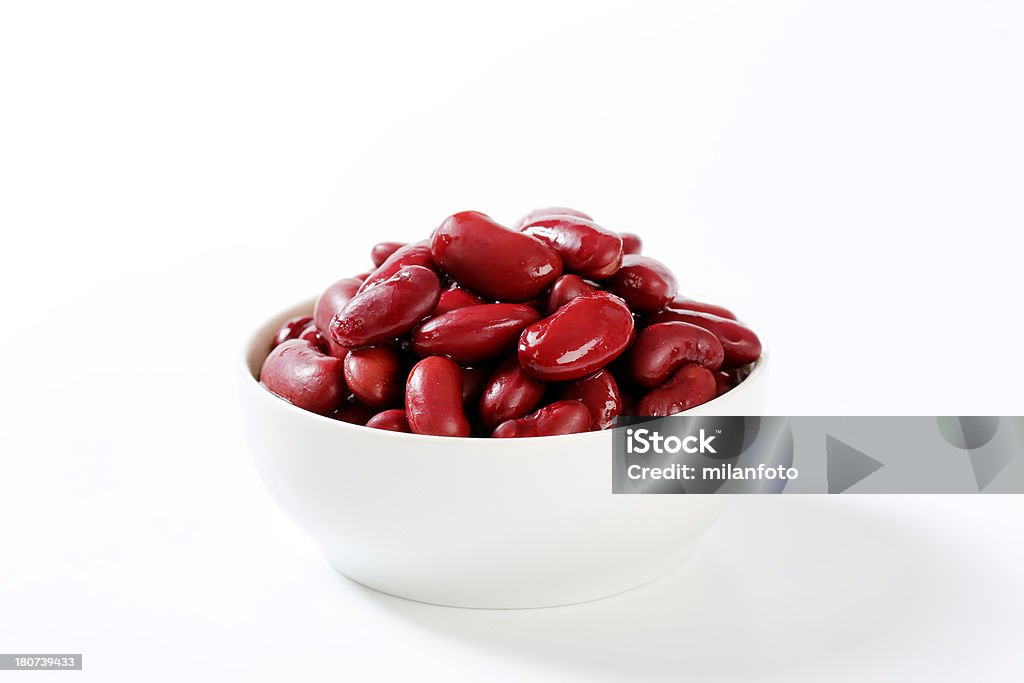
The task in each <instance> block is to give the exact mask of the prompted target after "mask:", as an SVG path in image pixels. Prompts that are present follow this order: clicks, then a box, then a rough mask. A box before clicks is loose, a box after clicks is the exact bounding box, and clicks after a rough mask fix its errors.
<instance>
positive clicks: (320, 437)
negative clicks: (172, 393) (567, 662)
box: [240, 301, 765, 608]
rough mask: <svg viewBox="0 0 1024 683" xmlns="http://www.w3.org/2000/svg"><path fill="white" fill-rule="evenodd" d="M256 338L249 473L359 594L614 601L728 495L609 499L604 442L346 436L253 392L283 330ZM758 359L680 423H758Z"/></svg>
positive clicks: (249, 383)
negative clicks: (726, 418)
mask: <svg viewBox="0 0 1024 683" xmlns="http://www.w3.org/2000/svg"><path fill="white" fill-rule="evenodd" d="M311 310H312V302H311V301H309V302H306V303H304V304H302V305H299V306H295V307H294V308H291V309H289V310H287V311H284V312H282V313H280V314H279V315H276V316H274V317H273V318H272V319H271V320H269V321H267V322H266V323H265V324H264V325H262V326H261V327H260V328H259V330H257V331H256V333H255V334H254V335H253V336H252V338H251V339H250V341H249V344H248V346H247V349H246V354H245V358H244V359H243V361H242V363H241V366H242V372H241V383H240V384H241V387H240V388H241V398H242V409H243V414H244V417H245V425H246V431H247V435H248V439H249V444H250V448H251V450H252V455H253V460H254V462H255V464H256V468H257V470H259V473H260V476H261V477H262V479H263V481H264V483H265V484H266V486H267V488H268V489H269V490H270V493H271V495H272V496H273V497H274V499H275V500H276V501H277V503H278V504H279V505H280V506H281V507H282V508H283V509H284V511H285V512H286V513H287V514H288V515H289V516H290V517H291V518H292V519H293V520H294V521H295V523H296V524H298V525H299V526H300V527H301V528H302V529H303V530H304V531H305V532H306V533H308V534H309V535H310V536H311V537H312V538H313V539H314V540H315V541H316V543H317V545H318V546H319V547H320V550H321V551H322V552H323V554H324V556H325V557H326V558H327V561H328V562H330V563H331V565H332V566H333V567H334V568H335V569H337V570H338V571H339V572H341V573H343V574H345V575H346V576H348V577H349V578H351V579H353V580H355V581H358V582H359V583H361V584H364V585H366V586H369V587H371V588H375V589H377V590H379V591H383V592H385V593H390V594H392V595H397V596H400V597H403V598H409V599H412V600H419V601H422V602H429V603H435V604H441V605H452V606H459V607H492V608H515V607H540V606H550V605H564V604H570V603H576V602H583V601H587V600H593V599H596V598H601V597H605V596H608V595H613V594H615V593H619V592H622V591H625V590H628V589H630V588H633V587H636V586H639V585H641V584H644V583H647V582H649V581H651V580H653V579H655V578H657V577H659V576H661V575H662V574H665V573H666V572H668V571H669V570H670V569H672V568H673V567H674V566H676V565H677V564H678V563H679V562H680V561H681V560H682V559H683V558H684V557H685V556H686V554H687V553H688V551H689V550H691V548H692V546H693V544H694V541H696V540H697V538H698V537H699V536H700V535H701V534H702V533H703V532H704V530H705V529H706V528H707V527H708V525H709V524H711V523H712V522H713V521H714V520H715V519H716V518H717V517H718V515H719V514H720V513H721V512H722V510H723V509H724V508H725V506H726V505H727V503H728V502H729V500H730V496H726V495H613V494H612V476H611V475H612V472H611V452H612V435H611V433H610V432H607V431H606V432H590V433H587V434H570V435H565V436H551V437H539V438H532V439H474V438H465V439H459V438H444V437H435V436H421V435H416V434H401V433H396V432H389V431H382V430H378V429H370V428H368V427H360V426H356V425H351V424H347V423H344V422H340V421H337V420H333V419H330V418H328V417H324V416H321V415H316V414H314V413H310V412H307V411H305V410H302V409H300V408H296V407H295V406H293V405H291V404H289V403H287V402H286V401H283V400H281V399H280V398H277V397H276V396H274V395H273V394H271V393H270V392H269V391H267V390H266V389H264V388H263V387H262V386H260V384H259V383H258V382H257V381H256V377H257V376H258V374H259V369H260V367H261V366H262V364H263V360H264V359H265V358H266V355H267V353H268V352H269V349H270V341H271V339H272V337H273V335H274V332H275V331H276V330H277V329H278V327H279V326H280V324H281V323H282V322H283V321H285V320H287V319H288V318H290V317H293V316H296V315H303V314H309V312H310V311H311ZM764 365H765V359H764V358H763V357H762V359H761V360H760V361H758V362H757V363H755V364H754V367H753V369H752V372H751V374H750V376H749V377H747V379H746V380H745V381H744V382H742V383H741V384H740V385H739V386H738V387H736V388H735V389H733V390H732V391H730V392H728V393H727V394H725V395H723V396H721V397H719V398H717V399H715V400H714V401H711V402H709V403H707V404H704V405H702V406H699V407H698V408H695V409H693V410H692V411H690V413H689V414H702V415H758V414H760V412H761V408H762V405H763V404H762V399H763V390H764V379H765V372H764Z"/></svg>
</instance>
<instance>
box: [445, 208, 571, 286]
mask: <svg viewBox="0 0 1024 683" xmlns="http://www.w3.org/2000/svg"><path fill="white" fill-rule="evenodd" d="M430 246H431V251H432V254H433V258H434V261H435V262H436V263H437V264H438V265H439V266H440V267H441V269H442V270H444V272H446V273H448V274H449V275H451V276H452V277H453V278H455V280H456V281H458V282H459V284H461V285H464V286H465V287H467V288H469V289H471V290H472V291H474V292H476V293H478V294H480V295H482V296H484V297H487V298H490V299H496V300H498V301H527V300H528V299H532V298H533V297H535V296H537V295H538V294H540V293H541V292H542V291H543V290H544V289H546V288H547V287H548V285H550V284H551V283H552V282H554V280H555V279H556V278H557V277H558V276H559V275H561V274H562V260H561V259H560V258H559V256H558V254H556V253H555V252H554V251H553V250H552V249H551V248H550V247H548V246H547V245H546V244H544V243H543V242H542V241H540V240H538V239H537V238H535V237H531V236H530V235H527V234H525V233H522V232H518V231H515V230H509V229H508V228H505V227H503V226H501V225H499V224H498V223H496V222H494V221H493V220H492V219H491V218H490V217H489V216H486V215H484V214H482V213H479V212H477V211H463V212H462V213H457V214H455V215H453V216H449V217H448V218H446V219H445V221H444V223H442V224H441V226H440V227H439V228H438V229H437V230H435V231H434V235H433V238H432V239H431V243H430Z"/></svg>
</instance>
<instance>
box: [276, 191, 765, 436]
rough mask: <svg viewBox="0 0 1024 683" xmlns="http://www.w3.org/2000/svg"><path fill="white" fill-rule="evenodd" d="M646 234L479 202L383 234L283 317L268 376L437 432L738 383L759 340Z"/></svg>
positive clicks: (354, 410) (298, 394) (294, 395)
mask: <svg viewBox="0 0 1024 683" xmlns="http://www.w3.org/2000/svg"><path fill="white" fill-rule="evenodd" d="M640 249H641V242H640V238H639V237H637V236H636V235H634V234H631V233H622V234H619V233H616V232H613V231H611V230H607V229H605V228H602V227H601V226H599V225H597V224H596V223H594V222H593V220H592V219H591V218H590V216H588V215H587V214H585V213H582V212H580V211H575V210H573V209H567V208H563V207H552V208H548V209H541V210H537V211H533V212H531V213H529V214H527V215H526V216H524V217H523V218H522V219H521V220H520V221H519V222H518V223H516V225H515V226H514V227H513V228H511V229H510V228H506V227H503V226H501V225H499V224H498V223H497V222H495V221H494V220H493V219H491V218H490V217H488V216H486V215H485V214H482V213H478V212H476V211H464V212H462V213H457V214H455V215H453V216H449V217H448V218H447V219H445V221H444V222H443V223H442V224H441V226H440V227H439V228H437V229H436V230H435V231H434V233H433V235H432V236H431V238H430V239H429V240H425V241H423V242H417V243H415V244H402V243H398V242H382V243H380V244H377V245H376V246H374V247H373V250H372V252H371V257H372V259H373V264H374V266H375V269H374V270H373V271H371V272H369V273H365V274H363V275H359V276H357V277H355V278H348V279H344V280H339V281H338V282H335V283H334V284H333V285H331V286H330V287H328V288H327V289H326V290H325V291H324V292H323V294H321V295H320V298H319V299H317V301H316V305H315V307H314V310H313V315H312V316H303V317H298V318H293V319H291V320H289V321H287V322H286V323H285V324H284V325H283V326H282V327H281V329H280V330H279V331H278V332H277V335H276V337H275V338H274V342H273V344H274V348H273V350H272V351H271V352H270V355H269V356H268V357H267V359H266V361H265V362H264V364H263V368H262V370H261V372H260V382H261V383H262V384H263V385H264V386H265V387H266V388H267V389H269V390H270V391H272V392H273V393H275V394H277V395H278V396H280V397H281V398H284V399H285V400H287V401H290V402H291V403H293V404H294V405H296V406H299V407H300V408H304V409H306V410H310V411H312V412H315V413H320V414H323V415H329V416H332V417H334V418H336V419H338V420H343V421H345V422H350V423H354V424H360V425H366V426H367V427H376V428H377V429H388V430H392V431H399V432H413V433H416V434H433V435H439V436H493V437H524V436H550V435H555V434H570V433H574V432H586V431H589V430H596V429H605V428H607V427H609V426H610V425H611V424H612V422H613V420H614V419H615V418H616V417H618V416H619V415H641V416H662V415H671V414H673V413H678V412H680V411H683V410H687V409H689V408H692V407H694V406H697V405H700V404H702V403H705V402H707V401H710V400H711V399H713V398H715V397H716V396H718V395H721V394H722V393H725V392H726V391H729V390H730V389H732V388H733V387H734V386H735V385H736V384H738V383H739V382H740V381H741V380H742V378H743V376H744V375H743V372H744V366H746V365H748V364H749V363H751V362H753V361H755V360H757V359H758V357H759V356H760V355H761V342H760V341H759V340H758V338H757V335H755V334H754V333H753V332H752V331H751V330H750V329H749V328H748V327H746V326H745V325H743V324H742V323H740V322H738V321H737V320H736V316H734V315H733V314H732V313H731V312H730V311H729V310H728V309H725V308H722V307H720V306H715V305H713V304H707V303H701V302H698V301H692V300H690V299H686V298H682V297H679V296H677V294H676V279H675V276H673V274H672V272H671V271H670V270H669V269H668V268H667V267H665V265H664V264H662V263H661V262H660V261H657V260H655V259H653V258H651V257H649V256H643V255H641V254H640Z"/></svg>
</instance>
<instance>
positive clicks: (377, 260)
mask: <svg viewBox="0 0 1024 683" xmlns="http://www.w3.org/2000/svg"><path fill="white" fill-rule="evenodd" d="M404 246H405V242H377V244H375V245H373V249H371V250H370V260H371V261H373V267H374V268H380V267H381V264H383V263H384V262H385V261H387V260H388V259H389V258H391V255H392V254H394V253H395V252H396V251H398V250H399V249H401V248H402V247H404ZM416 265H422V264H416Z"/></svg>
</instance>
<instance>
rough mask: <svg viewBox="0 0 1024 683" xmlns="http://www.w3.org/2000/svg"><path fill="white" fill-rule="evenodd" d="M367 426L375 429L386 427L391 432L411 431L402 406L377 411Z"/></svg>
mask: <svg viewBox="0 0 1024 683" xmlns="http://www.w3.org/2000/svg"><path fill="white" fill-rule="evenodd" d="M366 426H367V427H372V428H373V429H384V430H386V431H389V432H409V431H411V430H410V429H409V421H408V420H407V419H405V411H404V410H402V409H401V408H392V409H391V410H385V411H383V412H380V413H377V414H376V415H374V416H373V417H371V418H370V419H369V420H368V421H367V423H366Z"/></svg>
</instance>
